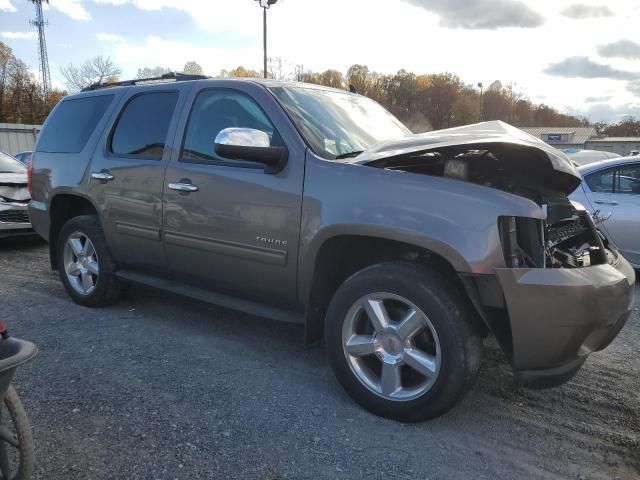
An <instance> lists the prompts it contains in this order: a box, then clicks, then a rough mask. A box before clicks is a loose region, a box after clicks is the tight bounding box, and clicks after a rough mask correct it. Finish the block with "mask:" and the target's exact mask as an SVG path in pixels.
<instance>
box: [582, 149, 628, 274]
mask: <svg viewBox="0 0 640 480" xmlns="http://www.w3.org/2000/svg"><path fill="white" fill-rule="evenodd" d="M578 171H579V172H580V174H581V175H582V177H583V180H582V183H581V185H580V187H579V188H578V189H576V191H574V192H573V193H572V194H571V199H572V200H576V201H577V202H579V203H581V204H582V205H584V206H585V207H586V208H588V209H589V210H590V211H592V212H598V214H597V215H596V219H597V220H601V222H600V224H599V225H598V227H599V228H600V229H601V230H603V231H604V232H605V233H606V234H607V237H608V238H609V240H610V241H612V242H613V243H614V244H615V245H616V247H617V248H618V250H620V252H621V253H622V255H624V256H625V257H626V259H627V260H629V262H631V264H632V265H633V266H634V267H635V268H636V269H639V268H640V157H638V156H632V157H620V158H614V159H610V160H604V161H600V162H596V163H591V164H589V165H585V166H583V167H580V168H579V169H578Z"/></svg>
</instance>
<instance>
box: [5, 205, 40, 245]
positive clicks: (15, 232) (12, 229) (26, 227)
mask: <svg viewBox="0 0 640 480" xmlns="http://www.w3.org/2000/svg"><path fill="white" fill-rule="evenodd" d="M34 234H35V232H34V231H33V228H32V226H31V222H30V220H29V212H28V209H27V205H25V204H6V203H3V204H0V238H8V237H16V236H21V235H34Z"/></svg>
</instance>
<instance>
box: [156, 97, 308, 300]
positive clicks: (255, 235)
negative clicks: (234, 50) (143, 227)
mask: <svg viewBox="0 0 640 480" xmlns="http://www.w3.org/2000/svg"><path fill="white" fill-rule="evenodd" d="M247 88H249V89H251V88H252V89H254V91H255V90H256V89H259V90H261V91H262V92H260V91H257V92H255V93H253V95H256V96H257V97H258V98H260V101H261V103H260V104H259V103H258V101H257V99H256V98H255V97H254V96H252V95H251V94H250V93H249V92H246V91H240V90H236V89H222V88H213V89H203V90H201V91H199V92H197V93H195V94H194V101H193V105H192V107H191V113H190V115H189V118H188V121H187V122H186V125H185V127H184V128H183V136H182V142H183V145H182V148H181V150H179V151H176V152H175V158H174V159H173V160H172V162H171V163H170V165H169V166H168V167H167V171H166V176H165V183H166V185H165V195H164V207H165V222H164V223H165V227H164V228H165V231H164V242H165V248H166V253H167V258H168V261H169V266H170V268H171V270H172V271H173V272H174V273H175V275H176V276H177V277H178V278H179V279H180V280H182V281H186V282H189V283H192V284H194V285H196V286H198V287H201V288H211V289H215V290H221V291H226V292H228V293H230V294H233V295H236V296H242V297H245V298H250V299H257V300H266V301H269V302H275V303H281V304H291V303H292V302H294V301H295V299H296V268H297V255H298V235H299V232H300V216H301V205H302V184H303V176H304V148H301V147H300V146H298V145H296V144H295V142H285V141H284V140H283V136H282V135H281V134H280V133H279V131H278V128H277V125H278V122H280V123H282V122H284V121H285V120H286V117H284V115H283V114H282V112H281V111H280V112H279V111H278V110H277V109H276V108H275V107H274V105H276V104H275V100H274V99H273V98H272V97H271V96H270V95H269V94H268V93H267V92H266V90H264V89H263V88H262V87H258V86H255V85H254V86H250V85H249V86H248V87H247ZM250 91H251V90H250ZM265 103H266V104H267V105H265ZM263 107H265V108H263ZM269 109H271V110H269ZM266 111H270V112H271V115H270V116H268V114H267V113H266ZM274 116H276V117H278V118H275V119H274V118H273V117H274ZM274 120H275V121H274ZM229 127H241V128H253V129H257V130H261V131H263V132H266V133H267V135H268V136H269V138H270V143H271V145H274V146H275V145H278V146H286V147H287V148H288V150H289V160H288V163H287V165H286V167H285V168H284V169H283V170H282V171H280V172H278V173H276V174H269V173H266V172H265V169H264V166H263V165H260V164H258V163H254V162H247V161H238V160H230V159H227V158H222V157H220V156H218V155H217V154H216V153H215V151H214V139H215V138H216V136H217V134H218V133H219V132H220V131H221V130H223V129H225V128H229ZM289 128H291V127H289ZM176 184H178V186H179V188H181V189H178V190H175V189H173V188H176ZM185 185H186V186H188V188H189V189H190V190H191V191H188V190H187V191H185V189H184V186H185Z"/></svg>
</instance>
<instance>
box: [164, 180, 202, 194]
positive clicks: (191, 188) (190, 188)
mask: <svg viewBox="0 0 640 480" xmlns="http://www.w3.org/2000/svg"><path fill="white" fill-rule="evenodd" d="M169 188H170V189H171V190H176V191H178V192H184V193H191V192H197V191H198V190H200V189H199V188H198V186H197V185H192V184H190V183H180V182H178V183H170V184H169Z"/></svg>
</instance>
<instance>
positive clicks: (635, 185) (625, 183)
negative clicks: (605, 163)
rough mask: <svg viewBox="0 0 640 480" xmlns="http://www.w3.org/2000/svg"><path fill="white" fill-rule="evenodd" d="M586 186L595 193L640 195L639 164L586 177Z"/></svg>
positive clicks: (610, 169)
mask: <svg viewBox="0 0 640 480" xmlns="http://www.w3.org/2000/svg"><path fill="white" fill-rule="evenodd" d="M586 181H587V185H588V186H589V189H590V190H591V191H592V192H595V193H624V194H627V195H640V164H634V165H626V166H620V167H615V168H609V169H607V170H602V171H599V172H595V173H592V174H591V175H588V176H587V177H586Z"/></svg>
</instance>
